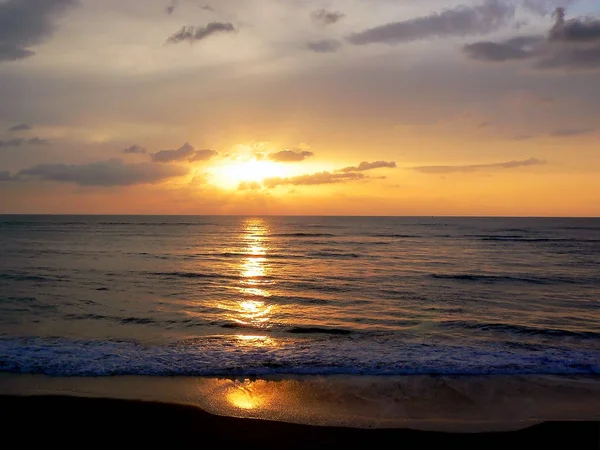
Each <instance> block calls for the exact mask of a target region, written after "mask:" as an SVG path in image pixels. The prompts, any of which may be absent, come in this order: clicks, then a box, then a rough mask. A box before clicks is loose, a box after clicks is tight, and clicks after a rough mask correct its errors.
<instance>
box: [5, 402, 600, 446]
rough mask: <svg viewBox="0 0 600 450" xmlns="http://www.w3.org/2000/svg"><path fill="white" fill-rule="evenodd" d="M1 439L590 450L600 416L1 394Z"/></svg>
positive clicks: (597, 440) (599, 438) (599, 433)
mask: <svg viewBox="0 0 600 450" xmlns="http://www.w3.org/2000/svg"><path fill="white" fill-rule="evenodd" d="M0 408H1V411H2V415H3V419H2V424H3V427H2V428H3V440H4V441H5V442H7V441H8V442H10V441H12V442H18V444H19V446H29V445H40V446H41V445H43V446H44V447H48V446H50V445H53V444H58V445H60V446H61V447H63V448H64V447H81V448H86V447H92V446H94V447H95V446H98V445H112V446H121V445H123V444H128V445H135V446H139V445H168V446H180V447H186V448H187V447H189V448H218V449H227V448H243V449H254V448H256V449H258V448H260V449H272V448H285V449H296V448H298V449H300V448H302V449H309V448H328V449H331V448H342V449H353V448H373V449H379V448H386V447H389V446H392V447H396V448H400V447H401V448H436V447H442V448H450V446H460V447H459V448H461V449H466V448H486V447H487V446H494V448H499V446H507V448H508V446H519V448H522V447H528V446H532V447H534V448H541V449H544V450H548V449H565V448H573V449H594V450H597V449H598V448H599V445H600V423H599V422H580V421H569V422H566V421H563V422H545V423H542V424H538V425H534V426H532V427H529V428H526V429H522V430H517V431H508V432H490V433H468V434H465V433H444V432H432V431H414V430H407V429H359V428H343V427H324V426H311V425H300V424H290V423H282V422H275V421H267V420H256V419H241V418H234V417H222V416H217V415H213V414H210V413H208V412H205V411H203V410H201V409H200V408H197V407H194V406H187V405H176V404H167V403H158V402H143V401H132V400H114V399H102V398H81V397H71V396H0Z"/></svg>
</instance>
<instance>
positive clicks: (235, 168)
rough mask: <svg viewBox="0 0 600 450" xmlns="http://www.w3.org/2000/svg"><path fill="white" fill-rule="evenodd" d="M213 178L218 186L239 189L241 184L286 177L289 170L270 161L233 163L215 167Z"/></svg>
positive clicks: (255, 160) (253, 160)
mask: <svg viewBox="0 0 600 450" xmlns="http://www.w3.org/2000/svg"><path fill="white" fill-rule="evenodd" d="M211 175H212V178H213V179H214V181H215V182H216V184H218V185H220V186H222V187H227V188H237V187H238V186H239V185H240V183H243V182H247V183H262V181H263V180H264V179H265V178H273V177H286V176H288V175H289V169H288V168H287V167H286V166H285V165H284V164H281V163H276V162H273V161H268V160H257V159H251V160H249V161H231V162H228V163H227V164H224V165H221V166H218V167H215V168H214V170H213V171H212V174H211Z"/></svg>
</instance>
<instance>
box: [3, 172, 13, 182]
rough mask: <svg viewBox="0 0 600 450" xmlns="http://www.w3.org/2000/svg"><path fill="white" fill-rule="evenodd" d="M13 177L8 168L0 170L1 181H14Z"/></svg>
mask: <svg viewBox="0 0 600 450" xmlns="http://www.w3.org/2000/svg"><path fill="white" fill-rule="evenodd" d="M13 179H14V178H13V177H12V176H11V174H10V172H9V171H8V170H0V181H12V180H13Z"/></svg>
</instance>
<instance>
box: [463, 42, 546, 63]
mask: <svg viewBox="0 0 600 450" xmlns="http://www.w3.org/2000/svg"><path fill="white" fill-rule="evenodd" d="M543 42H544V37H543V36H520V37H515V38H511V39H507V40H505V41H500V42H489V41H483V42H475V43H474V44H467V45H465V46H464V47H463V51H464V52H465V53H466V54H467V55H468V56H469V57H470V58H471V59H477V60H480V61H492V62H493V61H495V62H503V61H512V60H518V59H527V58H533V57H535V56H537V55H538V54H539V46H540V44H541V43H543Z"/></svg>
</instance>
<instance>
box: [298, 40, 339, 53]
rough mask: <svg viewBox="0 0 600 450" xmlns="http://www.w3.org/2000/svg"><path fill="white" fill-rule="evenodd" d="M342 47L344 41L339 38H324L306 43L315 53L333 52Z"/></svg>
mask: <svg viewBox="0 0 600 450" xmlns="http://www.w3.org/2000/svg"><path fill="white" fill-rule="evenodd" d="M341 47H342V43H341V42H340V41H338V40H337V39H323V40H320V41H310V42H308V43H307V44H306V48H308V49H309V50H312V51H313V52H315V53H333V52H337V51H338V50H339V49H340V48H341Z"/></svg>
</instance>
